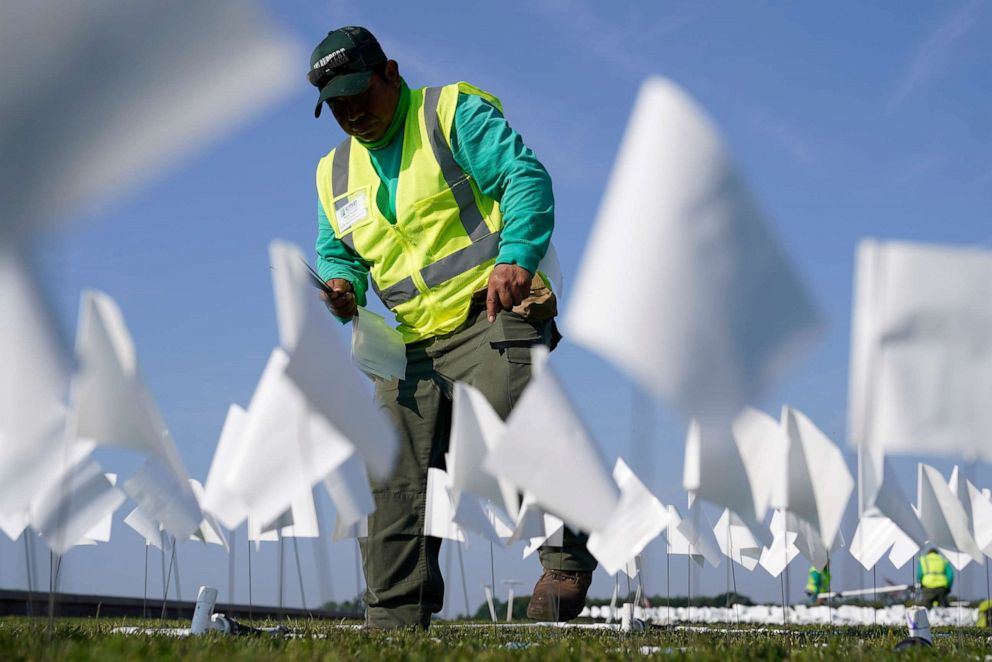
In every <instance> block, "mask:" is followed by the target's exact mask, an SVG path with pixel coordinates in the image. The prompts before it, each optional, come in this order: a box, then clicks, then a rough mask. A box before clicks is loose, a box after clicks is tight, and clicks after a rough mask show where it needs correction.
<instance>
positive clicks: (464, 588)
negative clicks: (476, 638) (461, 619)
mask: <svg viewBox="0 0 992 662" xmlns="http://www.w3.org/2000/svg"><path fill="white" fill-rule="evenodd" d="M455 545H457V546H458V569H459V570H460V571H461V575H462V595H463V596H464V598H465V618H472V612H471V610H470V609H469V606H468V584H467V583H466V582H465V558H464V557H463V556H462V544H461V543H460V542H455Z"/></svg>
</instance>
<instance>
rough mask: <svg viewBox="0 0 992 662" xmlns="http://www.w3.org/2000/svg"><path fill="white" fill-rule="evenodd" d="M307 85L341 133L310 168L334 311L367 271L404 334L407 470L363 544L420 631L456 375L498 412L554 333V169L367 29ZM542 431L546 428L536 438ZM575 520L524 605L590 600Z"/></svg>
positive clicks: (370, 593)
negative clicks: (430, 517) (402, 66)
mask: <svg viewBox="0 0 992 662" xmlns="http://www.w3.org/2000/svg"><path fill="white" fill-rule="evenodd" d="M308 79H309V80H310V82H311V83H312V84H313V85H314V86H316V87H317V88H318V89H319V90H320V95H319V99H318V102H317V108H316V110H315V113H314V114H315V115H317V116H319V115H320V112H321V106H322V104H324V103H326V104H327V106H328V108H329V109H330V110H331V112H332V113H333V114H334V118H335V119H336V120H337V122H338V124H339V125H340V126H341V128H342V129H343V130H344V132H345V133H346V134H348V137H347V138H346V139H345V140H344V142H342V143H341V144H340V145H338V146H337V147H336V148H335V149H333V150H332V151H331V152H330V153H329V154H328V155H327V156H325V157H324V158H323V159H322V160H321V161H320V164H319V165H318V167H317V192H318V198H319V204H318V205H317V217H318V232H317V255H318V261H317V267H318V270H319V273H320V275H321V277H322V278H323V279H324V280H325V281H326V284H327V286H328V288H329V289H330V294H329V295H323V294H322V297H323V298H324V299H325V301H326V303H327V305H328V307H329V308H330V310H331V311H332V312H333V313H334V314H335V315H337V316H338V317H340V318H342V319H345V320H347V319H350V318H351V317H353V316H354V315H355V314H356V313H357V310H358V306H363V305H365V301H366V289H367V282H368V276H369V275H371V276H372V287H373V288H374V289H375V290H376V293H377V294H378V295H379V298H380V299H381V300H382V301H383V303H384V304H385V305H386V306H387V307H388V308H389V309H390V310H391V311H392V312H393V313H394V314H395V315H396V319H397V321H398V322H399V326H398V330H399V331H400V332H401V333H402V335H403V337H404V340H405V341H406V354H407V369H406V375H405V378H404V379H400V380H393V381H391V382H379V383H377V384H376V397H377V399H378V400H379V401H380V403H381V405H382V406H383V407H384V408H385V410H386V411H387V412H388V414H389V416H390V418H391V419H392V421H393V423H394V424H395V425H396V428H397V430H398V432H399V437H400V452H399V460H398V462H397V467H396V469H395V471H394V473H393V475H392V476H391V477H390V478H389V479H388V480H386V481H383V482H381V483H374V484H373V486H372V487H373V494H374V496H375V502H376V511H375V513H374V514H373V515H372V516H371V517H370V518H369V535H368V538H367V539H365V540H362V541H360V543H361V547H362V557H363V561H364V568H365V578H366V583H367V586H368V588H367V590H366V593H365V600H366V604H367V605H368V613H367V618H368V622H369V624H370V625H372V626H374V627H382V628H390V627H401V626H411V625H418V626H421V627H425V628H426V627H427V626H428V625H429V624H430V619H431V614H432V613H436V612H438V611H440V610H441V606H442V599H443V597H444V582H443V579H442V577H441V573H440V567H439V564H438V553H439V551H440V546H441V541H440V540H439V539H437V538H430V537H426V536H424V535H423V530H424V506H425V491H426V485H427V469H428V467H443V466H444V453H445V451H446V450H447V448H448V436H449V431H450V424H451V397H452V388H453V385H454V383H455V382H456V381H463V382H466V383H468V384H471V385H472V386H474V387H476V388H478V389H479V390H480V391H481V392H482V393H483V394H485V396H486V397H487V398H488V400H489V402H490V403H491V404H492V406H493V408H494V409H495V410H496V412H497V413H498V414H499V415H500V416H501V417H503V418H506V416H507V415H508V414H509V413H510V409H511V408H512V407H513V405H514V403H515V402H516V401H517V399H518V398H519V397H520V394H521V392H522V391H523V389H524V387H525V386H526V384H527V382H528V380H529V379H530V348H531V346H533V345H535V344H538V343H542V344H545V345H548V346H550V347H553V346H554V344H555V343H556V342H557V340H558V339H559V338H560V336H559V335H558V333H557V329H556V328H555V324H554V316H555V314H556V312H557V310H556V303H555V299H554V295H553V293H552V292H551V290H550V283H549V282H548V281H547V279H546V278H545V277H544V276H543V275H541V274H540V273H539V272H538V269H537V267H538V264H539V263H540V261H541V259H542V258H543V257H544V254H545V252H546V251H547V248H548V245H549V242H550V240H551V232H552V229H553V225H554V199H553V196H552V191H551V180H550V178H549V176H548V173H547V171H546V170H545V169H544V167H543V166H542V165H541V163H540V162H539V161H538V160H537V158H536V157H535V156H534V153H533V152H532V151H531V150H530V149H529V148H528V147H526V146H525V145H524V143H523V141H522V140H521V138H520V136H519V135H518V134H517V133H516V132H515V131H514V130H513V129H512V128H511V127H510V125H509V124H508V123H507V122H506V120H505V119H504V118H503V115H502V106H501V104H500V102H499V100H498V99H497V98H496V97H494V96H492V95H491V94H489V93H487V92H484V91H482V90H480V89H478V88H476V87H473V86H471V85H469V84H467V83H457V84H455V85H447V86H444V87H433V88H423V89H415V90H412V89H410V88H409V87H407V85H406V82H405V81H404V80H403V78H402V77H401V76H400V73H399V66H398V65H397V63H396V62H395V61H394V60H389V59H387V58H386V56H385V54H384V53H383V51H382V48H381V47H380V45H379V43H378V42H377V41H376V39H375V37H373V36H372V34H371V33H370V32H369V31H368V30H366V29H365V28H361V27H345V28H340V29H338V30H334V31H332V32H330V33H328V35H327V37H326V38H325V39H324V40H323V41H321V43H320V44H319V45H318V46H317V48H316V49H314V51H313V54H312V55H311V58H310V73H309V74H308ZM535 443H540V440H535ZM584 542H585V538H584V537H582V536H579V535H577V534H575V533H573V532H571V531H568V532H566V535H565V540H564V543H563V546H562V547H560V548H554V549H549V548H543V549H542V550H541V554H540V558H541V563H542V565H543V566H544V568H545V571H544V573H543V574H542V576H541V578H540V579H539V580H538V582H537V585H536V586H535V588H534V595H533V597H532V600H531V603H530V605H529V606H528V615H529V616H530V617H532V618H536V619H540V620H568V619H570V618H574V617H575V616H577V615H578V613H579V611H581V609H582V607H583V605H584V602H585V595H586V591H587V590H588V587H589V583H590V581H591V574H592V570H593V569H594V568H595V566H596V562H595V560H594V559H593V558H592V557H591V555H590V554H589V553H588V551H587V550H586V548H585V544H584Z"/></svg>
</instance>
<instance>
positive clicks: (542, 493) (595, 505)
mask: <svg viewBox="0 0 992 662" xmlns="http://www.w3.org/2000/svg"><path fill="white" fill-rule="evenodd" d="M532 351H533V353H534V361H533V363H534V373H535V374H534V376H533V377H532V378H531V381H530V384H528V385H527V388H526V389H524V392H523V395H522V396H521V397H520V400H519V402H517V405H516V406H515V407H514V408H513V411H512V412H510V416H509V418H508V419H507V421H506V432H505V434H504V435H503V439H502V441H500V443H499V444H497V446H496V447H495V448H493V449H491V450H490V453H489V454H488V455H487V457H486V461H485V467H486V470H487V471H489V472H490V473H491V474H492V475H493V476H496V477H498V478H500V479H503V480H506V481H507V482H509V483H512V484H513V485H514V486H515V487H516V488H517V489H519V490H520V491H526V492H530V493H531V494H533V495H534V498H535V499H536V500H537V503H538V504H540V506H541V507H542V508H544V509H546V510H547V511H549V512H551V513H554V514H555V515H557V516H558V517H560V518H561V519H563V520H564V521H565V523H566V524H568V525H570V526H573V527H575V528H577V529H581V530H583V531H596V530H598V529H600V528H602V527H603V526H605V525H606V524H607V522H608V521H609V519H610V517H611V516H612V514H613V511H614V509H615V508H616V506H617V503H618V501H619V498H620V490H618V489H617V486H616V483H614V482H613V477H612V476H611V475H610V472H609V470H608V469H607V468H606V463H605V462H604V461H603V457H602V455H601V454H600V451H599V448H598V447H597V446H596V442H595V441H593V440H592V438H591V436H590V435H589V433H588V432H587V431H586V428H585V426H584V425H583V424H582V421H581V419H580V418H579V415H578V413H577V412H576V411H575V408H574V406H573V405H572V403H571V402H570V401H569V399H568V396H566V395H565V391H564V389H563V388H562V386H561V383H560V381H559V379H558V376H557V375H556V374H555V371H554V369H553V368H552V367H551V365H550V364H549V363H547V361H546V357H547V348H546V347H544V346H541V345H538V346H536V347H534V348H533V350H532ZM535 440H539V441H540V443H535Z"/></svg>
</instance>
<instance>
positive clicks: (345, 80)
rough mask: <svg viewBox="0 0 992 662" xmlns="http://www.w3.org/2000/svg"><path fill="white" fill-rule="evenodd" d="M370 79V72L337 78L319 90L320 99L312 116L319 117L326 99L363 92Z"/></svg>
mask: <svg viewBox="0 0 992 662" xmlns="http://www.w3.org/2000/svg"><path fill="white" fill-rule="evenodd" d="M370 78H372V72H371V71H358V72H356V73H353V74H343V75H341V76H337V77H336V78H334V79H333V80H331V82H330V83H328V84H327V85H325V86H324V87H323V88H322V89H321V90H320V97H319V98H318V99H317V107H316V108H314V111H313V116H314V117H320V108H321V106H322V105H323V104H324V102H325V101H327V100H328V99H333V98H334V97H350V96H352V95H354V94H360V93H362V92H364V91H365V88H366V87H368V85H369V79H370Z"/></svg>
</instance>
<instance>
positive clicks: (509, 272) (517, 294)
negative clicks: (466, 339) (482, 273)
mask: <svg viewBox="0 0 992 662" xmlns="http://www.w3.org/2000/svg"><path fill="white" fill-rule="evenodd" d="M532 279H533V274H531V272H529V271H527V270H526V269H524V268H523V267H521V266H519V265H516V264H497V265H496V266H495V268H493V272H492V274H490V275H489V288H488V290H487V291H486V316H487V317H488V318H489V321H490V322H495V321H496V313H498V312H499V311H501V310H511V309H512V308H513V307H514V306H516V305H518V304H519V303H520V302H521V301H523V300H524V299H525V298H526V297H527V295H528V294H530V283H531V280H532Z"/></svg>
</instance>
